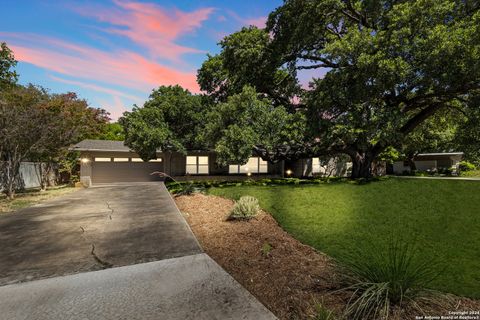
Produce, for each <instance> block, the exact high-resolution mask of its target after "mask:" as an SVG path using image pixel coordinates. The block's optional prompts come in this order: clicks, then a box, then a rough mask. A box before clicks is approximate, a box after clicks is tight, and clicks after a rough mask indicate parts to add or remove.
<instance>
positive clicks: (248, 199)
mask: <svg viewBox="0 0 480 320" xmlns="http://www.w3.org/2000/svg"><path fill="white" fill-rule="evenodd" d="M259 211H260V205H259V204H258V200H257V199H256V198H254V197H252V196H243V197H241V198H240V199H239V200H238V201H237V202H235V205H234V206H233V208H232V211H230V214H229V215H228V217H227V220H248V219H251V218H253V217H255V216H256V215H257V214H258V212H259Z"/></svg>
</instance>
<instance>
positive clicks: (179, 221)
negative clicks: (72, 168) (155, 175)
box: [0, 183, 202, 285]
mask: <svg viewBox="0 0 480 320" xmlns="http://www.w3.org/2000/svg"><path fill="white" fill-rule="evenodd" d="M0 243H1V247H0V285H5V284H10V283H16V282H23V281H29V280H34V279H40V278H46V277H53V276H59V275H67V274H73V273H79V272H86V271H93V270H100V269H105V268H109V267H117V266H125V265H131V264H137V263H143V262H150V261H156V260H161V259H167V258H173V257H180V256H186V255H192V254H196V253H201V252H202V250H201V248H200V246H199V244H198V242H197V240H196V239H195V236H194V235H193V233H192V232H191V230H190V228H189V227H188V225H187V224H186V222H185V220H184V218H183V217H182V216H181V214H180V212H179V211H178V209H177V207H176V206H175V203H174V202H173V200H172V199H171V197H170V195H169V194H168V191H167V190H166V188H165V186H164V185H163V183H147V184H121V185H120V184H119V185H108V186H98V187H94V188H89V189H81V190H78V191H76V192H73V193H70V194H67V195H64V196H61V197H59V198H56V199H54V200H50V201H47V202H44V203H42V204H39V205H36V206H33V207H30V208H25V209H22V210H18V211H16V212H15V213H11V214H4V215H0Z"/></svg>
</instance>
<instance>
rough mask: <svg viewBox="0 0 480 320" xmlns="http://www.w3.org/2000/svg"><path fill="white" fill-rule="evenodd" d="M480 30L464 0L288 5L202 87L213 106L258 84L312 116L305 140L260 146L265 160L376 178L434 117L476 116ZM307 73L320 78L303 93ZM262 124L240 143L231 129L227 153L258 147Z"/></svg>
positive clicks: (477, 16)
mask: <svg viewBox="0 0 480 320" xmlns="http://www.w3.org/2000/svg"><path fill="white" fill-rule="evenodd" d="M420 12H421V14H419V13H420ZM479 31H480V11H479V10H478V8H477V4H473V3H471V2H465V1H452V0H441V1H438V0H424V1H402V2H391V1H381V0H378V1H373V2H372V1H369V2H365V1H361V0H356V1H341V0H320V1H305V0H286V1H285V2H284V4H283V5H282V6H280V7H278V8H277V9H275V10H274V11H273V12H272V13H271V14H270V16H269V18H268V22H267V28H266V29H265V30H261V29H257V28H254V27H250V28H244V29H242V30H241V31H239V32H236V33H234V34H232V35H230V36H228V37H226V38H225V39H224V40H223V41H222V42H221V43H220V46H221V52H220V53H219V54H218V55H216V56H210V57H208V59H207V61H206V62H205V63H204V65H203V66H202V68H201V69H200V70H199V73H198V81H199V83H200V87H201V88H202V89H203V90H205V91H206V92H207V93H208V94H210V96H211V97H212V100H213V101H228V98H229V97H231V96H232V95H236V94H240V92H241V90H243V89H242V88H244V87H245V86H246V85H249V86H252V87H254V88H255V89H256V91H257V92H258V93H259V94H260V96H261V97H268V98H270V99H271V101H272V103H273V104H274V105H276V106H278V105H281V106H283V108H285V110H287V111H288V112H290V113H294V114H295V113H302V114H304V113H305V114H306V118H304V119H305V121H306V127H307V128H308V131H306V132H304V134H303V138H302V139H298V138H297V137H293V138H292V139H283V141H282V142H285V140H287V141H288V143H286V144H285V143H282V144H280V145H277V146H276V148H271V147H270V148H263V146H262V145H258V146H255V147H256V149H255V150H256V151H257V152H259V151H260V152H259V153H260V154H261V155H262V157H263V158H264V159H269V160H270V161H272V162H273V161H278V160H280V159H293V158H299V157H313V156H319V155H324V154H338V153H343V154H346V155H348V156H349V157H350V158H351V160H352V162H353V168H352V177H354V178H359V177H363V178H368V177H370V176H371V175H372V166H371V164H372V162H373V161H374V160H376V159H378V157H379V155H380V154H382V152H384V150H385V149H386V148H387V147H394V148H396V149H401V148H402V144H403V142H404V140H405V137H406V136H408V135H409V134H410V133H412V132H413V131H414V130H415V129H416V128H417V127H418V126H420V125H421V124H422V123H424V121H426V120H428V119H429V118H430V117H432V116H435V115H436V114H440V113H441V112H444V113H445V114H446V117H448V118H449V119H451V118H452V117H455V115H453V113H449V112H447V110H461V111H462V112H465V114H466V115H467V116H470V111H471V109H468V108H467V105H469V101H470V100H471V97H473V96H475V95H477V94H478V92H479V89H480V84H479V83H478V79H479V78H480V37H479V34H480V32H479ZM307 69H308V70H314V71H317V72H314V73H313V74H316V76H314V77H313V78H312V79H311V82H310V87H309V89H307V90H300V89H299V88H298V84H299V82H298V72H302V70H307ZM294 98H297V99H294ZM294 100H299V101H297V102H296V104H294ZM472 108H474V109H478V105H476V106H474V107H472ZM256 122H258V124H255V123H256ZM226 125H227V126H229V125H230V124H226ZM304 126H305V125H302V128H303V127H304ZM260 127H261V121H260V120H258V119H256V118H251V119H250V124H249V126H248V128H247V129H246V132H245V133H244V136H242V137H240V139H236V137H237V134H240V132H239V131H240V130H236V131H234V128H233V127H231V130H228V131H227V132H228V133H229V134H230V136H229V137H226V138H225V139H224V140H227V141H223V142H222V144H220V145H219V146H218V148H220V149H221V152H222V153H223V154H224V155H228V158H231V159H233V158H241V159H243V158H244V156H243V154H244V153H245V150H244V148H245V147H244V148H238V147H239V144H241V145H242V146H244V144H246V143H247V144H250V143H252V142H254V143H255V139H253V138H252V137H254V136H255V130H258V129H259V128H260ZM216 131H217V132H221V130H216ZM295 134H296V132H295ZM477 145H478V144H477ZM278 150H281V152H278ZM224 158H225V157H224Z"/></svg>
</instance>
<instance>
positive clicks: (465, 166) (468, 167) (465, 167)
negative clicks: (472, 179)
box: [458, 161, 476, 171]
mask: <svg viewBox="0 0 480 320" xmlns="http://www.w3.org/2000/svg"><path fill="white" fill-rule="evenodd" d="M458 169H460V171H473V170H475V169H476V166H475V165H474V164H473V163H471V162H468V161H462V162H460V164H459V166H458Z"/></svg>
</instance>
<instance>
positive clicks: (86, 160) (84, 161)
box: [80, 158, 90, 163]
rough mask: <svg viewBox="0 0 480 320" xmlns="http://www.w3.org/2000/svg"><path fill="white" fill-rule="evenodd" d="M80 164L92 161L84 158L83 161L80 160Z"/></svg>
mask: <svg viewBox="0 0 480 320" xmlns="http://www.w3.org/2000/svg"><path fill="white" fill-rule="evenodd" d="M80 162H81V163H89V162H90V159H88V158H82V159H80Z"/></svg>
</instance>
